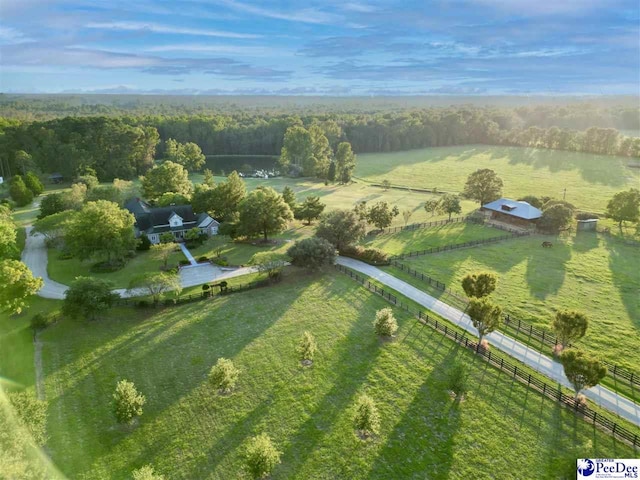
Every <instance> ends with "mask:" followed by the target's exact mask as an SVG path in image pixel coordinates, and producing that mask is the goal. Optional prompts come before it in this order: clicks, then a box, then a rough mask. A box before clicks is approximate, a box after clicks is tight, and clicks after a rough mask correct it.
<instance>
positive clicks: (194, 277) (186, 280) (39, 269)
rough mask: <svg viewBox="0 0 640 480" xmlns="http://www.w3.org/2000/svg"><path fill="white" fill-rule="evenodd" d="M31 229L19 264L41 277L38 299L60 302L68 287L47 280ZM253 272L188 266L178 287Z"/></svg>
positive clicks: (40, 240) (41, 244)
mask: <svg viewBox="0 0 640 480" xmlns="http://www.w3.org/2000/svg"><path fill="white" fill-rule="evenodd" d="M31 230H32V227H27V228H26V232H27V235H26V241H25V245H24V250H23V251H22V261H23V262H24V263H25V265H27V267H29V269H30V270H31V272H32V273H33V275H34V276H35V277H41V278H42V280H43V282H44V284H43V286H42V288H41V289H40V290H39V291H38V295H39V296H40V297H44V298H53V299H55V300H63V299H64V293H65V292H66V291H67V289H68V288H69V287H68V286H67V285H63V284H62V283H59V282H56V281H55V280H52V279H51V278H49V274H48V272H47V247H46V245H45V237H44V236H43V235H42V234H40V233H36V234H34V235H32V234H31ZM256 271H257V269H256V268H255V267H244V268H236V269H221V268H219V267H216V266H214V265H211V264H201V265H190V266H187V267H183V268H181V269H180V284H181V285H182V288H186V287H193V286H195V285H202V284H203V283H209V282H213V281H220V280H225V279H228V278H233V277H239V276H241V275H246V274H248V273H254V272H256ZM114 292H117V293H119V294H120V296H121V297H138V296H145V295H147V294H148V293H147V292H145V291H143V290H133V291H129V290H127V289H125V288H118V289H115V290H114Z"/></svg>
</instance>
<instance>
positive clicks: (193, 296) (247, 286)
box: [115, 279, 274, 307]
mask: <svg viewBox="0 0 640 480" xmlns="http://www.w3.org/2000/svg"><path fill="white" fill-rule="evenodd" d="M269 285H274V282H272V281H270V280H268V279H265V280H256V281H255V282H250V283H242V284H240V285H233V286H226V287H223V288H219V287H218V286H210V288H209V289H208V290H202V292H199V293H190V294H188V295H180V296H179V297H177V298H165V299H163V300H161V301H160V302H158V305H163V306H174V305H182V304H185V303H190V302H196V301H199V300H210V299H212V298H215V297H220V296H224V295H230V294H232V293H239V292H244V291H247V290H253V289H255V288H261V287H267V286H269ZM218 288H219V289H218ZM149 297H150V295H148V296H146V297H131V298H119V299H118V300H116V302H115V303H116V305H125V306H134V307H147V306H150V307H152V306H153V305H154V303H153V301H151V300H149Z"/></svg>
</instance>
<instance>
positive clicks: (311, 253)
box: [287, 237, 336, 271]
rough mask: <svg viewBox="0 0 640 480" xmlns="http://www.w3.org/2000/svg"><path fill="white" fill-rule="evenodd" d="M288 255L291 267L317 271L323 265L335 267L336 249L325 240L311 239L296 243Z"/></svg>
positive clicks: (288, 251)
mask: <svg viewBox="0 0 640 480" xmlns="http://www.w3.org/2000/svg"><path fill="white" fill-rule="evenodd" d="M287 255H289V257H290V258H291V265H295V266H296V267H302V268H306V269H308V270H311V271H315V270H318V269H319V268H320V267H322V266H323V265H333V262H334V260H335V256H336V249H335V247H334V246H333V245H331V244H330V243H329V242H328V241H327V240H325V239H324V238H318V237H311V238H305V239H304V240H300V241H298V242H296V243H294V244H293V245H292V246H291V247H290V248H289V250H287Z"/></svg>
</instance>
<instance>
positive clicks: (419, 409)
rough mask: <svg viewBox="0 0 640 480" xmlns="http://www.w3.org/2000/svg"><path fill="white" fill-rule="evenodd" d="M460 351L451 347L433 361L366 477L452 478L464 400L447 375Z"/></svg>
mask: <svg viewBox="0 0 640 480" xmlns="http://www.w3.org/2000/svg"><path fill="white" fill-rule="evenodd" d="M442 338H444V337H442ZM434 340H436V339H435V338H434ZM445 342H446V339H445ZM445 346H446V345H445ZM459 353H460V352H459V348H456V347H452V348H450V350H449V352H448V353H447V354H446V355H445V356H444V358H443V359H442V361H440V362H439V363H438V364H437V365H434V368H433V370H432V371H431V373H430V375H429V376H428V377H427V378H426V379H425V381H424V383H423V384H422V386H421V387H420V389H419V390H418V392H417V394H416V395H415V397H414V399H413V401H412V402H411V404H410V405H409V406H408V408H406V409H405V410H404V412H402V417H401V418H400V420H399V421H398V422H397V423H396V424H395V426H394V429H393V432H391V433H390V434H389V436H388V437H387V441H386V443H385V444H384V447H382V448H381V449H380V453H379V454H378V456H377V457H376V459H375V462H374V463H373V465H372V467H371V470H370V471H369V473H368V475H367V478H382V479H387V478H418V476H420V478H430V479H446V478H449V472H450V470H451V466H452V462H453V447H454V442H455V437H456V433H457V432H458V429H459V428H460V410H459V409H460V408H461V404H459V403H457V402H455V401H454V400H452V399H451V397H450V395H449V393H448V391H447V390H448V388H447V379H446V375H447V371H448V370H449V368H450V367H451V365H452V363H454V361H455V359H456V358H457V357H458V354H459ZM422 360H423V358H421V359H420V361H422Z"/></svg>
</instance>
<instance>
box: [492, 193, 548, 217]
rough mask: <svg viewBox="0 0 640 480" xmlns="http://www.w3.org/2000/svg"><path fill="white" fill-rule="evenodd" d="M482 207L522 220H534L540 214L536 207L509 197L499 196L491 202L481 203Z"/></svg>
mask: <svg viewBox="0 0 640 480" xmlns="http://www.w3.org/2000/svg"><path fill="white" fill-rule="evenodd" d="M482 208H486V209H487V210H492V211H494V212H500V213H504V214H505V215H510V216H512V217H516V218H522V219H524V220H535V219H536V218H540V217H541V216H542V211H541V210H539V209H537V208H536V207H532V206H531V205H529V204H528V203H527V202H519V201H516V200H511V199H509V198H501V199H499V200H495V201H493V202H490V203H487V204H486V205H483V206H482Z"/></svg>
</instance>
